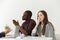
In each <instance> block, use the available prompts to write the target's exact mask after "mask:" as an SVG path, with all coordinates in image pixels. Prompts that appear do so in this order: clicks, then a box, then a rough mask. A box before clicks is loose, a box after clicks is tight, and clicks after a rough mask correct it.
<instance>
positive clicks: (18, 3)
mask: <svg viewBox="0 0 60 40" xmlns="http://www.w3.org/2000/svg"><path fill="white" fill-rule="evenodd" d="M26 10H31V11H32V13H33V15H32V19H34V20H35V21H36V20H37V12H38V11H39V10H45V11H46V12H47V14H48V19H49V21H50V22H52V24H53V25H54V28H55V33H56V34H60V0H0V32H2V31H4V26H6V25H8V26H9V27H10V28H11V29H12V31H11V33H10V34H14V30H15V26H14V25H13V23H12V20H13V19H15V20H18V21H19V24H20V25H21V24H22V23H23V21H22V15H23V13H24V11H26Z"/></svg>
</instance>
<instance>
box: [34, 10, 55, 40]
mask: <svg viewBox="0 0 60 40" xmlns="http://www.w3.org/2000/svg"><path fill="white" fill-rule="evenodd" d="M34 29H36V35H37V36H41V37H42V36H44V37H52V38H53V40H55V34H54V33H55V32H54V31H55V30H54V27H53V25H52V23H51V22H49V21H48V17H47V13H46V11H44V10H41V11H39V12H38V14H37V24H36V26H35V28H34Z"/></svg>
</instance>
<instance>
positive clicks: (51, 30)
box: [47, 23, 54, 37]
mask: <svg viewBox="0 0 60 40" xmlns="http://www.w3.org/2000/svg"><path fill="white" fill-rule="evenodd" d="M47 29H48V30H47V31H48V37H54V28H53V25H52V24H51V23H49V24H48V25H47Z"/></svg>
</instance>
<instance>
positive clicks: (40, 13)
mask: <svg viewBox="0 0 60 40" xmlns="http://www.w3.org/2000/svg"><path fill="white" fill-rule="evenodd" d="M38 19H40V22H43V20H44V15H43V13H42V12H39V13H38Z"/></svg>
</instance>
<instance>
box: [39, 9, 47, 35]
mask: <svg viewBox="0 0 60 40" xmlns="http://www.w3.org/2000/svg"><path fill="white" fill-rule="evenodd" d="M39 12H42V14H43V15H44V20H43V23H44V25H43V29H42V35H45V29H46V24H47V23H48V17H47V13H46V11H44V10H41V11H39ZM39 12H38V13H39ZM40 25H41V23H40Z"/></svg>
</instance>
